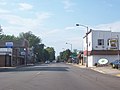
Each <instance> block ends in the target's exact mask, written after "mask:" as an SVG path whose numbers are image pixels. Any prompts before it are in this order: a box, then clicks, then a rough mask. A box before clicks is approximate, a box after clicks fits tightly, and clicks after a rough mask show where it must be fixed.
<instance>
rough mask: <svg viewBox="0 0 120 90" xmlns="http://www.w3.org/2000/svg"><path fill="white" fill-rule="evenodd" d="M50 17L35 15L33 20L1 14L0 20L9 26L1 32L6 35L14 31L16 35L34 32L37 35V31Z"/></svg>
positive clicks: (44, 14)
mask: <svg viewBox="0 0 120 90" xmlns="http://www.w3.org/2000/svg"><path fill="white" fill-rule="evenodd" d="M51 15H52V14H49V13H46V12H44V13H39V14H36V17H35V18H23V17H20V16H17V15H12V14H3V15H2V14H1V15H0V19H2V20H4V21H6V22H7V23H8V24H9V26H7V28H6V30H5V31H4V30H3V32H5V33H6V34H11V33H14V32H16V31H17V33H20V32H27V31H36V30H37V33H38V30H39V29H41V28H42V25H43V23H44V21H45V20H47V19H48V18H49V17H50V16H51ZM7 30H9V33H8V32H7ZM10 32H11V33H10ZM17 35H18V34H17Z"/></svg>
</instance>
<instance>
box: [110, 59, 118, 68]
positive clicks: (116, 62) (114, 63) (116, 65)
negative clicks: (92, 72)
mask: <svg viewBox="0 0 120 90" xmlns="http://www.w3.org/2000/svg"><path fill="white" fill-rule="evenodd" d="M111 65H112V67H113V68H117V69H118V68H120V60H115V61H113V62H111Z"/></svg>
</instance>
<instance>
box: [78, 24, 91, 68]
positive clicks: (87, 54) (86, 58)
mask: <svg viewBox="0 0 120 90" xmlns="http://www.w3.org/2000/svg"><path fill="white" fill-rule="evenodd" d="M76 26H81V27H85V28H86V29H87V32H86V47H87V48H86V67H88V29H89V28H88V26H86V25H81V24H76Z"/></svg>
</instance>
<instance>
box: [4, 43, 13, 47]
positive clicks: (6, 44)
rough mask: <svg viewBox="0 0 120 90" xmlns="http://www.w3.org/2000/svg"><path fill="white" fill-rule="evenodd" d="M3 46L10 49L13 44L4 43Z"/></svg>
mask: <svg viewBox="0 0 120 90" xmlns="http://www.w3.org/2000/svg"><path fill="white" fill-rule="evenodd" d="M5 46H6V47H7V48H12V47H13V42H6V43H5Z"/></svg>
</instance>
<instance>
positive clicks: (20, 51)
mask: <svg viewBox="0 0 120 90" xmlns="http://www.w3.org/2000/svg"><path fill="white" fill-rule="evenodd" d="M28 48H29V42H28V41H27V40H25V39H21V40H17V41H10V40H9V41H0V67H9V66H18V65H25V64H26V63H27V60H28Z"/></svg>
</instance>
